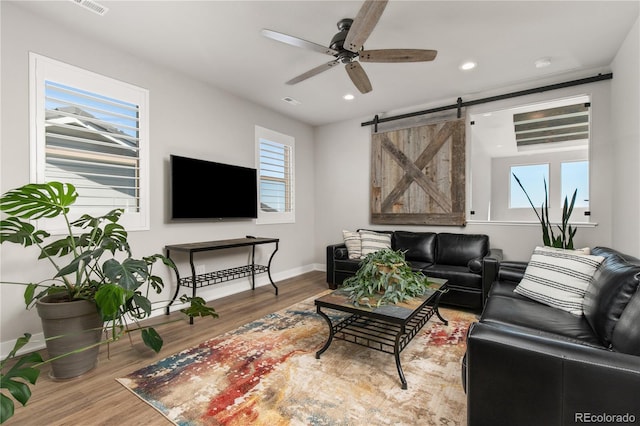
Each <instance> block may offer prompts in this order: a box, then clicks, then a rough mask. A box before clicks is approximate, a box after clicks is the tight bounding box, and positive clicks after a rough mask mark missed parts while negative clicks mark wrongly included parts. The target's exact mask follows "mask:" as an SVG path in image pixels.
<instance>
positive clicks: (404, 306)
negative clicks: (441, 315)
mask: <svg viewBox="0 0 640 426" xmlns="http://www.w3.org/2000/svg"><path fill="white" fill-rule="evenodd" d="M428 280H429V283H428V285H427V286H428V289H427V291H426V292H425V293H424V294H423V295H422V296H417V297H414V298H411V299H409V300H406V301H404V302H400V303H396V304H393V305H382V306H379V307H376V306H375V304H373V303H372V307H371V308H370V307H368V306H367V305H363V304H360V305H359V306H356V305H354V304H353V302H351V301H350V300H349V295H348V293H347V292H345V291H343V290H340V289H338V290H335V291H333V292H331V293H329V294H327V295H324V296H322V297H320V298H318V299H316V300H315V304H316V305H317V306H323V307H327V308H333V309H338V310H340V311H346V312H351V313H365V312H366V313H369V314H370V315H371V314H373V315H371V316H381V317H385V318H386V319H397V320H406V319H407V318H409V317H410V316H411V315H412V314H414V313H415V312H416V310H417V309H418V308H420V307H421V306H423V305H425V303H426V302H428V301H429V299H431V298H433V297H434V296H435V295H436V293H437V292H438V291H445V289H446V284H447V280H446V279H441V278H430V277H429V278H428ZM443 287H444V288H443Z"/></svg>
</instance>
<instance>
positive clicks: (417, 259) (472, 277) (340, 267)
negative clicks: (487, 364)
mask: <svg viewBox="0 0 640 426" xmlns="http://www.w3.org/2000/svg"><path fill="white" fill-rule="evenodd" d="M375 232H378V233H386V234H390V235H391V248H392V249H393V250H402V251H404V252H405V259H406V260H407V262H408V263H409V264H410V265H411V267H412V268H413V269H414V270H419V271H422V272H423V273H424V274H425V275H427V276H430V277H434V278H447V279H448V280H449V292H448V293H445V294H444V295H443V296H442V298H441V301H440V302H441V303H443V304H449V305H455V306H462V307H466V308H472V309H477V310H480V309H481V308H482V301H483V295H482V260H483V259H484V257H486V256H488V255H490V254H491V255H492V256H493V257H494V258H496V257H497V258H501V254H502V253H501V251H500V250H498V249H494V250H490V247H489V237H488V236H487V235H479V234H454V233H439V234H437V233H434V232H410V231H375ZM359 264H360V260H358V259H349V257H348V252H347V248H346V246H345V244H344V243H340V244H333V245H329V246H327V283H328V284H329V287H330V288H337V287H338V286H339V285H340V284H342V282H343V281H344V280H345V279H346V278H348V277H350V276H352V275H354V274H355V273H356V271H357V270H358V267H359Z"/></svg>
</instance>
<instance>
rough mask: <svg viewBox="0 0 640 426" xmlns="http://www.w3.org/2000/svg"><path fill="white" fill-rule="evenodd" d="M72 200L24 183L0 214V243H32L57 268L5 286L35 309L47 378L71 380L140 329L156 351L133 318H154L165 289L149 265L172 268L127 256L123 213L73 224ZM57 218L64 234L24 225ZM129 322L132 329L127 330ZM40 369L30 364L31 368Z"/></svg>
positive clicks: (145, 329)
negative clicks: (155, 301) (155, 297)
mask: <svg viewBox="0 0 640 426" xmlns="http://www.w3.org/2000/svg"><path fill="white" fill-rule="evenodd" d="M77 197H78V194H77V192H76V189H75V187H74V186H73V185H71V184H68V183H67V184H64V183H60V182H50V183H44V184H27V185H24V186H22V187H20V188H17V189H13V190H11V191H8V192H7V193H5V194H4V195H3V196H2V198H1V199H0V210H2V211H3V212H4V213H6V214H7V215H8V217H6V218H4V219H3V220H2V221H0V243H5V242H8V243H15V244H20V245H22V246H24V247H29V246H33V245H35V246H37V247H38V249H39V250H40V254H39V257H38V259H41V260H46V261H48V262H49V263H50V264H51V265H52V266H53V268H54V270H55V273H54V275H53V277H52V278H50V279H46V280H44V281H40V282H30V283H22V282H3V284H17V285H23V286H25V291H24V300H25V303H26V306H27V308H31V307H33V306H35V307H36V309H37V310H38V314H39V315H40V317H41V320H42V323H43V331H44V335H45V339H46V344H47V352H48V354H49V359H48V360H46V361H44V362H47V363H51V366H52V377H53V378H70V377H75V376H78V375H81V374H83V373H85V372H86V371H88V370H90V369H92V368H94V366H95V365H96V362H97V356H98V351H99V346H100V345H102V344H104V343H108V342H112V341H115V340H118V339H119V338H121V337H122V336H123V335H125V334H126V333H129V332H131V331H140V332H141V336H142V340H143V341H144V343H145V345H146V346H148V347H149V348H151V349H152V350H154V351H155V352H158V351H160V349H161V348H162V344H163V342H162V338H161V337H160V335H159V334H158V332H157V331H156V330H155V328H153V327H152V326H149V325H144V326H143V325H140V323H139V321H140V320H143V319H145V318H148V317H149V316H150V315H151V313H152V310H153V308H152V302H151V301H150V300H149V295H150V293H151V292H156V293H160V292H161V291H162V289H163V287H164V283H163V280H162V278H161V277H159V276H157V275H154V274H153V266H154V264H156V263H157V262H160V263H162V264H164V265H166V266H167V267H168V268H170V269H172V270H175V268H176V267H175V265H174V263H173V262H172V261H171V259H169V258H167V257H165V256H163V255H162V254H153V255H150V256H145V257H142V258H134V257H133V256H132V252H131V248H130V246H129V243H128V241H127V231H126V230H125V229H124V227H123V226H122V225H120V224H119V223H118V220H119V219H120V217H121V215H122V213H123V210H122V209H114V210H112V211H110V212H109V213H107V214H105V215H104V216H99V217H93V216H90V215H87V214H85V215H82V216H81V217H80V218H79V219H77V220H74V221H71V220H70V219H69V216H68V214H69V211H70V206H71V205H73V204H74V203H75V201H76V199H77ZM58 217H61V218H63V220H64V223H65V225H66V234H64V235H56V236H52V235H51V234H49V233H48V232H47V231H44V230H42V229H37V228H36V227H35V226H34V225H33V224H32V223H30V222H29V221H32V220H37V219H52V218H58ZM180 300H181V301H182V302H183V303H189V307H188V308H185V309H183V310H182V312H184V313H185V314H187V315H189V316H211V317H213V318H215V317H217V314H216V312H215V310H214V309H213V308H210V307H207V306H206V305H205V301H204V300H203V299H202V298H198V297H196V298H189V297H186V296H183V297H181V299H180ZM49 320H51V321H49ZM130 323H135V324H136V326H135V327H133V328H132V327H130ZM103 336H105V337H104V338H103ZM25 339H26V341H28V339H29V336H28V335H25V337H22V338H20V339H18V342H16V349H14V351H13V352H12V353H11V354H10V355H11V356H10V357H8V358H14V357H15V352H16V351H17V349H18V346H19V347H22V346H23V345H24V344H25V343H26V341H25ZM26 359H27V360H28V361H33V360H34V358H26ZM5 362H6V360H3V367H4V363H5ZM22 362H27V361H25V358H24V357H23V358H21V359H20V360H19V361H18V364H20V363H22ZM39 365H41V363H36V364H35V365H34V366H32V367H33V368H36V369H37V367H38V366H39ZM21 371H22V372H23V373H24V375H22V376H21V375H20V371H19V372H18V373H16V372H15V371H13V373H12V374H13V376H12V377H14V378H15V377H19V378H22V379H23V380H26V381H29V382H31V383H35V379H36V378H37V376H36V377H34V376H33V374H32V372H31V370H30V369H23V370H21ZM6 374H8V373H4V372H3V375H2V377H1V380H2V386H1V387H2V388H6V389H9V391H10V392H11V394H12V396H14V398H15V399H16V400H17V401H19V402H21V403H22V404H24V403H25V402H26V400H24V396H25V395H24V391H23V390H21V389H17V388H16V386H13V385H14V382H15V380H14V381H10V380H9V378H7V376H6ZM32 379H33V381H31V380H32ZM14 390H15V391H16V393H14ZM16 395H18V396H16ZM0 399H1V402H2V409H3V411H4V412H5V413H6V412H7V411H5V410H6V407H5V404H7V406H8V402H12V401H11V400H10V399H9V398H8V397H6V396H5V395H2V398H0ZM26 399H27V400H28V397H27V398H26ZM7 401H8V402H7ZM11 412H13V405H12V407H11Z"/></svg>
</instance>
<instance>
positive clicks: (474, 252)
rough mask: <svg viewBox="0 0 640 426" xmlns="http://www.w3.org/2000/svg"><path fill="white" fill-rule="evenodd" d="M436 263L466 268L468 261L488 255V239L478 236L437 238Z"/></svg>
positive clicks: (448, 235)
mask: <svg viewBox="0 0 640 426" xmlns="http://www.w3.org/2000/svg"><path fill="white" fill-rule="evenodd" d="M436 244H437V248H436V250H437V255H436V263H438V264H442V265H456V266H467V265H468V264H469V261H470V260H472V259H475V258H478V257H483V256H486V255H487V253H489V237H488V236H487V235H480V234H449V233H446V232H443V233H440V234H438V236H437V243H436Z"/></svg>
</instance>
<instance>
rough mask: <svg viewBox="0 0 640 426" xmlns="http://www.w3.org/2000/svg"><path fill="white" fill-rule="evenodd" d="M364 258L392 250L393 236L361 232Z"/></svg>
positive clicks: (382, 233) (383, 233) (384, 233)
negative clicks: (379, 251) (371, 254)
mask: <svg viewBox="0 0 640 426" xmlns="http://www.w3.org/2000/svg"><path fill="white" fill-rule="evenodd" d="M359 232H360V237H361V238H362V256H363V257H364V256H366V255H368V254H370V253H375V252H377V251H378V250H382V249H386V248H391V235H390V234H387V233H386V232H374V231H365V230H361V231H359Z"/></svg>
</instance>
